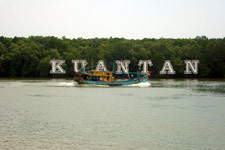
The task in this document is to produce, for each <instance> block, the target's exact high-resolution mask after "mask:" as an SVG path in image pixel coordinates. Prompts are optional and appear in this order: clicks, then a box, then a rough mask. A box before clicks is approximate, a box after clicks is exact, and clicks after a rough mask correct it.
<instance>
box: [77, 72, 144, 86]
mask: <svg viewBox="0 0 225 150" xmlns="http://www.w3.org/2000/svg"><path fill="white" fill-rule="evenodd" d="M147 80H148V76H147V75H144V76H143V77H141V78H136V79H134V80H127V81H114V82H103V81H90V80H84V81H83V82H82V83H81V84H94V85H109V86H121V85H132V84H138V83H143V82H146V81H147ZM78 83H79V82H78Z"/></svg>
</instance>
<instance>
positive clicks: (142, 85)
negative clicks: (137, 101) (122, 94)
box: [123, 82, 151, 87]
mask: <svg viewBox="0 0 225 150" xmlns="http://www.w3.org/2000/svg"><path fill="white" fill-rule="evenodd" d="M150 85H151V84H150V83H149V82H142V83H138V84H131V85H123V86H129V87H148V86H150Z"/></svg>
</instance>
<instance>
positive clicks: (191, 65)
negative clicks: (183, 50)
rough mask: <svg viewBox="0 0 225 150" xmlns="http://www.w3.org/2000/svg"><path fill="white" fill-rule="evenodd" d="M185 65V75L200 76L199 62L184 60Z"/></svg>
mask: <svg viewBox="0 0 225 150" xmlns="http://www.w3.org/2000/svg"><path fill="white" fill-rule="evenodd" d="M184 63H185V64H186V70H185V71H184V74H191V73H192V72H193V74H198V63H199V60H192V61H191V60H184Z"/></svg>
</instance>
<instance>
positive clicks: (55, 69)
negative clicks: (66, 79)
mask: <svg viewBox="0 0 225 150" xmlns="http://www.w3.org/2000/svg"><path fill="white" fill-rule="evenodd" d="M64 62H65V60H51V61H50V63H51V64H52V70H50V73H51V74H57V73H58V74H64V73H66V71H65V70H64V69H63V68H62V66H61V65H62V64H63V63H64Z"/></svg>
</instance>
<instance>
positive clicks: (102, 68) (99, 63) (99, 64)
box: [96, 60, 107, 71]
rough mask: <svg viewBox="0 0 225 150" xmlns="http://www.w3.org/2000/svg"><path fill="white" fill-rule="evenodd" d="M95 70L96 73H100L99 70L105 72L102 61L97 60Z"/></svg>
mask: <svg viewBox="0 0 225 150" xmlns="http://www.w3.org/2000/svg"><path fill="white" fill-rule="evenodd" d="M96 70H98V71H100V70H101V71H107V68H106V66H105V64H104V61H103V60H99V61H98V65H97V67H96Z"/></svg>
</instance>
